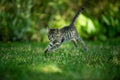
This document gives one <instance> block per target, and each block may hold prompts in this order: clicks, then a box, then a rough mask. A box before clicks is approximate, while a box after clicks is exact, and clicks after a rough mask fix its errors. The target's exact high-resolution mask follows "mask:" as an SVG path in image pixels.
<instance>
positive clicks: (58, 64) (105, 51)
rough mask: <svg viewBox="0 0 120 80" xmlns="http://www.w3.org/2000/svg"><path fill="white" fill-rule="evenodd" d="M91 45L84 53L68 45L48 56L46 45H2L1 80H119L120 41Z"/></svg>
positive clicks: (24, 43) (0, 57)
mask: <svg viewBox="0 0 120 80" xmlns="http://www.w3.org/2000/svg"><path fill="white" fill-rule="evenodd" d="M87 45H88V47H89V51H88V52H83V51H82V50H81V48H80V46H79V47H78V48H77V49H76V48H74V46H73V44H72V43H64V44H63V45H62V46H61V47H60V48H59V49H57V50H56V51H54V52H51V53H49V54H47V55H45V54H44V53H43V50H44V48H45V46H46V43H35V42H8V43H4V42H0V80H119V79H120V40H110V41H105V42H99V41H95V42H92V41H89V42H87Z"/></svg>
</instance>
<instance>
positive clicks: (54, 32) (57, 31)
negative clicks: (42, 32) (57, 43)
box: [48, 29, 60, 34]
mask: <svg viewBox="0 0 120 80" xmlns="http://www.w3.org/2000/svg"><path fill="white" fill-rule="evenodd" d="M59 33H60V30H59V29H49V30H48V34H59Z"/></svg>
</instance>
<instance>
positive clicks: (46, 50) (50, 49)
mask: <svg viewBox="0 0 120 80" xmlns="http://www.w3.org/2000/svg"><path fill="white" fill-rule="evenodd" d="M60 45H61V42H56V43H52V42H50V43H49V44H48V46H47V48H46V49H45V51H44V53H47V52H50V51H53V50H55V49H57V48H58V47H59V46H60Z"/></svg>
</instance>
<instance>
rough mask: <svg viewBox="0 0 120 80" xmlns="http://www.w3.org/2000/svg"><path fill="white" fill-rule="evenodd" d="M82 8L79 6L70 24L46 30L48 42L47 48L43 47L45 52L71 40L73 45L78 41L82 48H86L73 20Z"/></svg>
mask: <svg viewBox="0 0 120 80" xmlns="http://www.w3.org/2000/svg"><path fill="white" fill-rule="evenodd" d="M83 9H84V8H80V9H79V11H78V12H77V14H76V15H75V17H74V18H73V20H72V22H71V24H70V25H68V26H65V27H64V28H62V29H49V31H48V39H49V40H50V43H49V44H48V46H47V48H46V49H45V51H44V52H45V53H47V52H50V51H53V50H55V49H57V48H58V47H60V45H61V44H62V43H63V42H65V41H69V40H70V41H72V42H73V44H74V46H75V47H77V42H78V41H79V42H80V43H81V45H82V46H83V48H84V50H88V48H87V47H86V45H85V43H84V41H83V40H82V38H81V37H80V36H79V34H78V32H77V30H76V28H75V22H76V19H77V17H78V16H79V14H80V12H81V11H83Z"/></svg>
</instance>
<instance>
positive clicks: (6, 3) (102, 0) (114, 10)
mask: <svg viewBox="0 0 120 80" xmlns="http://www.w3.org/2000/svg"><path fill="white" fill-rule="evenodd" d="M80 6H84V7H85V10H84V12H82V14H81V15H80V16H79V18H78V19H77V22H76V28H77V30H78V32H79V33H80V35H81V36H82V37H83V38H85V39H90V40H107V39H112V38H118V37H119V34H120V22H119V21H120V1H119V0H97V1H96V0H0V41H39V42H45V41H47V30H48V28H62V27H64V26H65V25H68V24H69V23H70V22H71V21H72V19H73V17H74V15H75V14H76V12H77V11H78V9H79V7H80Z"/></svg>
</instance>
